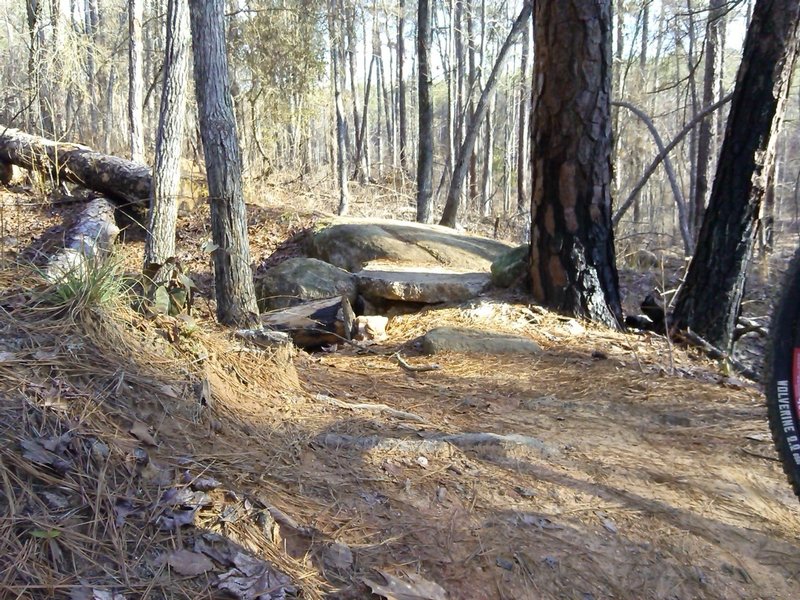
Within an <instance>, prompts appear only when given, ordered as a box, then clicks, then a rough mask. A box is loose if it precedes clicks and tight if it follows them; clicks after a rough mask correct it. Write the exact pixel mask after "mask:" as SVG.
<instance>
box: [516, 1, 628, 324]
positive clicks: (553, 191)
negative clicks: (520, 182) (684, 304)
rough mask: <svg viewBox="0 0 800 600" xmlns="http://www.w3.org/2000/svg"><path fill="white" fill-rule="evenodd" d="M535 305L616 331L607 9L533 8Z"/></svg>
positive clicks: (579, 4) (597, 4)
mask: <svg viewBox="0 0 800 600" xmlns="http://www.w3.org/2000/svg"><path fill="white" fill-rule="evenodd" d="M535 5H536V16H535V18H534V32H535V35H534V40H535V41H534V44H535V47H536V52H535V57H534V82H535V83H534V87H533V93H534V106H535V109H534V116H533V119H534V122H535V123H536V127H535V128H534V138H533V148H532V165H533V195H532V199H531V219H532V225H531V227H532V231H531V282H532V288H533V295H534V298H535V299H536V300H537V301H538V302H541V303H542V304H544V305H545V306H549V307H551V308H554V309H556V310H559V311H563V312H566V313H568V314H571V315H574V316H577V317H583V318H587V319H590V320H593V321H597V322H600V323H603V324H605V325H607V326H609V327H613V328H619V327H620V326H621V323H622V307H621V303H620V296H619V284H618V276H617V269H616V266H615V257H614V236H613V231H612V227H611V56H610V47H611V1H610V0H600V1H597V0H563V1H560V2H549V1H547V0H535Z"/></svg>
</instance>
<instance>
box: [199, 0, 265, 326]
mask: <svg viewBox="0 0 800 600" xmlns="http://www.w3.org/2000/svg"><path fill="white" fill-rule="evenodd" d="M190 7H191V11H190V13H191V30H192V50H193V51H194V81H195V91H196V94H197V107H198V113H199V118H200V134H201V137H202V140H203V154H204V155H205V163H206V176H207V178H208V195H209V202H210V204H211V233H212V240H213V242H214V246H215V249H214V250H213V252H212V254H213V257H214V288H215V292H216V299H217V319H218V320H219V321H220V323H224V324H226V325H238V326H245V327H246V326H251V325H254V324H255V323H256V322H257V314H258V307H257V306H256V292H255V287H254V285H253V273H252V270H251V268H250V248H249V245H248V240H247V214H246V211H245V204H244V196H243V193H242V161H241V155H240V153H239V141H238V137H237V134H236V121H235V119H234V113H233V100H232V98H231V93H230V78H229V76H228V59H227V56H226V54H225V2H224V0H191V1H190Z"/></svg>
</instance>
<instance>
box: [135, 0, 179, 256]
mask: <svg viewBox="0 0 800 600" xmlns="http://www.w3.org/2000/svg"><path fill="white" fill-rule="evenodd" d="M189 44H190V34H189V5H188V4H187V0H169V2H168V4H167V38H166V52H165V55H164V84H163V86H162V88H161V114H160V116H159V122H158V133H157V134H156V157H155V166H154V168H153V197H152V199H151V201H150V215H149V219H148V224H147V242H146V244H145V250H144V264H145V267H147V265H149V264H151V263H156V264H164V262H165V261H166V260H167V259H168V258H171V257H173V256H175V226H176V224H177V222H178V192H179V190H180V183H181V150H182V149H183V130H184V124H185V122H186V88H187V83H188V79H189Z"/></svg>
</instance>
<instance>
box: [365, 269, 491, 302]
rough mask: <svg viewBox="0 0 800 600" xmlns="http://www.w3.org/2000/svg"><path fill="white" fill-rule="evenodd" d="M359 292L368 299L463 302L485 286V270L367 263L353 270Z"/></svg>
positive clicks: (376, 300) (374, 300)
mask: <svg viewBox="0 0 800 600" xmlns="http://www.w3.org/2000/svg"><path fill="white" fill-rule="evenodd" d="M356 278H357V279H358V291H359V293H360V294H361V295H362V296H363V297H364V298H366V299H367V300H368V301H370V302H375V303H378V304H380V303H381V301H382V300H400V301H403V302H420V303H425V304H437V303H439V302H463V301H465V300H469V299H471V298H474V297H476V296H478V295H479V294H480V293H481V292H482V291H483V290H485V289H486V288H487V287H488V286H489V281H490V280H489V274H488V273H458V272H453V271H448V270H446V269H442V268H435V267H434V268H425V267H392V266H390V265H368V266H367V268H366V269H364V270H362V271H359V272H358V273H356Z"/></svg>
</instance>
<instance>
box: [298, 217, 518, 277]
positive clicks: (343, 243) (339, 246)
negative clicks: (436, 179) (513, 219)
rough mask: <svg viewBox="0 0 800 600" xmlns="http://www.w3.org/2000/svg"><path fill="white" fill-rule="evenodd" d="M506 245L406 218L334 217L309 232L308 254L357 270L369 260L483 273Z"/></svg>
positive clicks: (505, 249) (503, 250)
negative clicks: (411, 221)
mask: <svg viewBox="0 0 800 600" xmlns="http://www.w3.org/2000/svg"><path fill="white" fill-rule="evenodd" d="M510 249H511V246H509V245H508V244H506V243H504V242H499V241H497V240H492V239H489V238H484V237H480V236H473V235H466V234H463V233H458V232H457V231H455V230H453V229H450V228H448V227H441V226H439V225H425V224H421V223H410V222H406V221H391V220H380V219H377V220H376V219H352V218H336V219H332V220H330V221H327V222H325V223H323V224H322V226H321V227H319V228H317V229H316V230H315V231H313V232H311V233H310V234H309V237H308V240H307V243H306V253H307V254H308V256H311V257H313V258H318V259H320V260H324V261H325V262H328V263H330V264H332V265H336V266H337V267H340V268H342V269H346V270H347V271H351V272H356V271H358V270H360V269H362V268H363V267H364V266H365V265H366V264H367V263H370V262H378V261H380V262H383V263H393V264H414V265H421V266H425V267H437V266H438V267H445V268H448V269H451V270H453V271H462V272H463V271H488V270H489V267H490V265H491V263H492V261H494V260H495V259H496V258H497V257H498V256H500V255H501V254H503V253H504V252H507V251H508V250H510Z"/></svg>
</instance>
